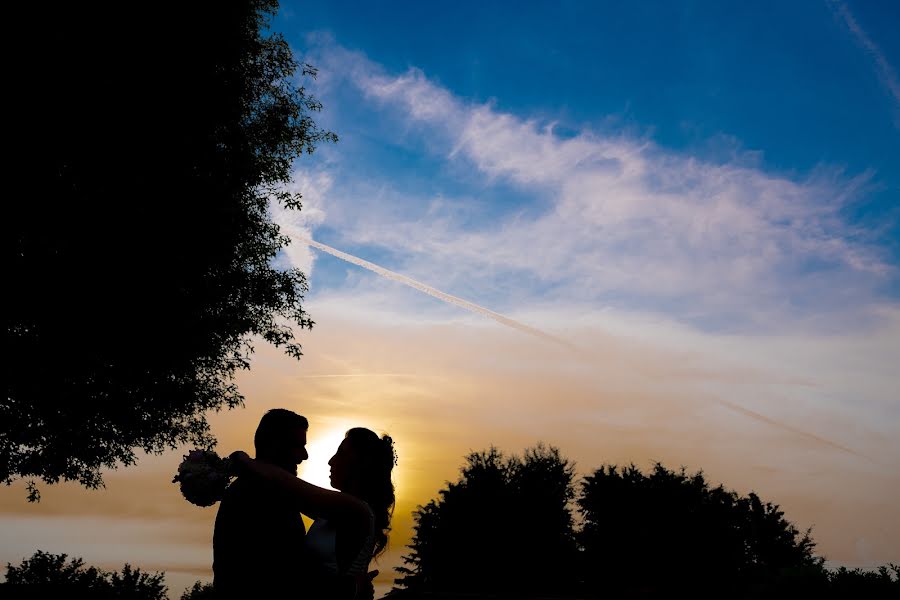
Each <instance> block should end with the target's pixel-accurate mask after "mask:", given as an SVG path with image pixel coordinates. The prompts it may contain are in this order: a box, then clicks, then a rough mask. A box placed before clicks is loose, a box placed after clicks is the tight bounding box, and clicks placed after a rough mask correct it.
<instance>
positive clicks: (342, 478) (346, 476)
mask: <svg viewBox="0 0 900 600" xmlns="http://www.w3.org/2000/svg"><path fill="white" fill-rule="evenodd" d="M355 454H356V453H355V452H354V450H353V448H352V447H351V446H350V442H349V441H348V440H346V439H345V440H344V441H342V442H341V445H340V446H338V449H337V452H335V453H334V456H332V457H331V460H329V461H328V465H329V466H330V467H331V487H333V488H334V489H336V490H342V491H343V490H344V489H345V488H346V487H347V484H348V483H350V482H351V479H352V477H353V471H354V469H353V466H354V463H355V462H356V456H355Z"/></svg>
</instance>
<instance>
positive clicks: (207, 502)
mask: <svg viewBox="0 0 900 600" xmlns="http://www.w3.org/2000/svg"><path fill="white" fill-rule="evenodd" d="M232 477H233V475H232V474H231V472H230V464H229V460H228V459H227V458H225V459H223V458H220V457H219V455H218V454H216V453H215V452H213V451H212V450H191V451H190V452H188V453H187V454H185V455H184V460H182V461H181V464H180V465H178V473H177V474H176V475H175V477H174V478H173V479H172V483H180V484H181V495H182V496H184V497H185V499H186V500H187V501H188V502H190V503H191V504H194V505H196V506H212V505H213V504H215V503H216V502H218V501H219V500H221V499H222V496H223V495H224V494H225V489H226V488H227V487H228V484H229V483H230V482H231V479H232Z"/></svg>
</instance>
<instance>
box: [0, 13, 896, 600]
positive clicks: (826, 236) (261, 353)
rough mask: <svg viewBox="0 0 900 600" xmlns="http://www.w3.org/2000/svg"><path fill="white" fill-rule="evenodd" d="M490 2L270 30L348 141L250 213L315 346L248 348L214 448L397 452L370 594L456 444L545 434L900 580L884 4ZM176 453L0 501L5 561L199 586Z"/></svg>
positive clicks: (890, 100) (304, 165)
mask: <svg viewBox="0 0 900 600" xmlns="http://www.w3.org/2000/svg"><path fill="white" fill-rule="evenodd" d="M510 6H511V5H509V4H508V3H501V2H496V3H489V2H483V1H481V2H454V3H449V4H443V5H438V4H435V3H422V2H391V3H362V2H360V3H356V2H340V1H333V2H321V3H315V4H307V3H296V2H284V3H283V5H282V9H281V11H280V12H279V14H278V15H277V17H276V18H275V19H274V20H273V22H272V29H273V30H274V31H280V32H282V33H283V35H284V36H285V38H286V39H287V40H288V42H289V43H290V44H291V46H292V47H293V48H294V51H295V53H296V55H297V56H298V58H299V59H300V60H303V61H305V62H309V63H311V64H313V65H315V66H316V67H317V68H318V69H319V73H318V77H317V78H316V80H315V81H312V80H308V79H307V80H304V81H301V82H300V83H301V84H302V85H304V86H305V87H306V89H307V90H308V91H310V92H311V93H313V94H314V95H315V96H316V97H317V98H318V99H319V100H321V101H322V102H323V104H324V110H323V111H322V112H321V113H320V114H318V115H317V116H316V118H317V121H318V123H319V124H320V125H322V126H323V127H326V128H328V129H331V130H332V131H334V132H336V133H337V134H338V136H339V137H340V141H339V142H338V143H337V144H335V145H329V146H325V147H320V148H319V149H318V150H317V151H316V153H315V154H313V155H312V156H304V157H302V158H301V159H299V160H298V161H297V163H296V165H295V167H296V171H295V173H294V177H293V181H292V183H291V184H290V188H291V189H293V190H295V191H299V192H301V193H302V194H303V210H302V211H301V212H299V213H296V212H286V211H283V210H280V209H279V208H278V207H273V211H272V214H273V218H274V219H275V220H276V222H278V223H279V224H280V226H281V227H282V230H283V231H284V232H285V233H287V234H288V235H290V236H291V238H292V240H293V241H292V244H291V245H290V246H289V247H288V248H287V249H286V250H285V252H283V253H282V255H280V256H279V257H278V259H277V260H278V262H279V263H280V264H282V265H283V266H298V267H300V268H302V269H303V270H304V271H305V272H306V273H307V274H308V276H309V281H310V292H309V294H308V296H307V306H306V308H307V310H308V311H309V312H310V314H311V316H312V318H313V319H314V320H315V321H316V325H315V327H314V329H313V331H312V332H309V333H306V332H304V333H302V334H301V335H300V341H301V342H302V344H303V348H304V353H305V355H304V357H303V358H302V359H301V360H300V361H299V362H296V361H293V360H292V359H290V358H287V357H284V356H282V355H281V354H280V353H279V352H278V351H277V350H272V349H268V348H265V347H263V346H262V345H260V346H259V347H258V353H257V356H256V359H255V361H254V364H253V368H252V370H251V371H250V372H248V373H244V374H242V375H241V377H240V379H239V384H240V387H241V390H242V392H243V393H244V394H245V395H246V397H247V403H246V407H245V408H243V409H238V410H235V411H231V412H227V413H218V414H214V415H211V423H212V426H213V432H214V433H215V434H216V435H217V436H218V438H219V441H220V449H221V450H222V451H223V452H224V453H228V452H230V451H231V450H233V449H236V448H243V449H250V446H251V444H252V434H253V430H254V428H255V426H256V423H257V422H258V419H259V417H260V416H261V415H262V414H263V413H264V412H265V410H267V409H269V408H274V407H286V408H291V409H293V410H296V411H298V412H301V413H302V414H305V415H306V416H307V417H308V418H309V420H310V422H311V428H310V433H309V438H310V461H309V464H308V465H306V466H304V467H303V468H302V469H301V475H302V476H306V477H308V478H309V479H311V480H312V481H317V482H319V483H322V484H325V483H326V482H327V477H326V474H327V466H325V463H326V461H327V460H328V458H330V456H331V454H332V453H333V451H334V450H335V449H336V447H337V443H338V442H339V440H340V436H341V433H342V431H343V430H345V429H347V428H349V427H351V426H356V425H364V426H368V427H370V428H372V429H375V430H376V431H379V432H382V431H383V432H388V433H390V434H391V435H392V436H393V437H394V439H395V441H396V443H397V447H398V453H399V464H398V467H397V469H396V472H395V483H396V484H397V489H398V504H397V509H396V512H395V520H394V531H393V535H392V539H391V547H390V548H391V549H390V551H389V552H388V554H387V555H386V556H385V557H384V558H382V559H381V562H380V565H378V566H379V568H380V569H381V571H382V576H381V577H380V579H379V585H381V586H382V587H381V588H380V589H384V586H386V585H389V582H390V570H391V567H392V566H393V565H396V564H398V561H399V557H400V556H401V555H402V554H403V552H404V545H405V544H406V543H407V542H408V540H409V537H410V528H411V524H412V517H411V513H412V511H413V510H414V508H415V506H416V505H418V504H422V503H425V502H427V501H428V500H429V499H430V498H432V497H434V496H435V494H436V492H437V490H438V489H440V488H441V487H442V486H443V485H444V483H445V482H446V481H448V480H454V479H455V477H456V474H457V470H458V468H459V466H460V465H461V463H462V460H463V457H464V456H465V455H466V454H467V453H468V452H469V451H471V450H479V449H483V448H486V447H488V446H489V445H491V444H494V445H496V446H498V447H499V448H501V449H502V450H504V451H506V452H510V453H515V452H521V451H522V449H524V448H525V447H527V446H530V445H533V444H535V443H537V442H539V441H543V442H545V443H549V444H553V445H556V446H558V447H559V448H560V449H561V450H562V452H563V454H564V455H566V456H567V457H569V458H570V459H572V460H573V461H574V462H575V463H576V465H577V470H578V473H579V475H585V474H587V473H589V472H591V471H592V469H594V468H596V467H599V466H600V465H601V464H605V463H616V464H623V463H632V462H633V463H635V464H637V465H638V466H641V467H647V466H649V465H651V464H652V462H653V461H657V460H658V461H661V462H663V463H664V464H666V465H668V466H670V467H679V466H682V465H683V466H685V467H686V468H688V469H689V470H692V471H693V470H701V469H702V470H703V471H704V472H705V473H706V474H707V476H708V477H709V478H710V479H711V480H712V481H713V482H716V483H719V482H721V483H723V484H725V485H726V486H727V487H729V488H732V489H735V490H736V491H738V492H740V493H747V492H749V491H756V492H757V493H759V494H760V495H761V496H762V497H763V498H764V499H767V500H771V501H773V502H776V503H778V504H780V505H781V506H782V508H783V509H784V510H785V513H786V516H787V518H788V519H789V520H791V521H792V522H794V523H795V524H796V525H797V526H798V527H799V528H800V529H806V528H807V527H812V528H813V530H812V533H813V537H814V539H815V540H816V541H817V542H818V552H819V553H820V554H822V555H824V556H826V558H828V560H829V561H831V562H830V564H843V565H848V566H860V567H873V566H876V565H879V564H884V563H887V562H889V561H893V562H898V561H900V509H898V508H897V504H896V498H898V497H900V475H897V473H900V442H898V440H900V435H898V433H900V392H898V390H900V377H898V374H897V368H896V362H897V357H898V355H900V277H898V267H900V228H898V221H900V77H898V68H900V37H898V36H896V35H892V34H893V32H895V31H896V30H897V29H900V4H898V3H896V2H890V1H880V2H878V1H871V2H838V1H800V2H791V3H783V2H756V3H750V4H747V3H737V2H688V1H685V2H643V3H615V4H613V3H599V2H552V3H551V2H528V3H520V4H517V5H516V8H515V10H512V9H511V8H510ZM310 240H314V241H313V242H310ZM180 454H181V452H173V453H169V454H166V455H163V456H160V457H147V458H145V459H143V460H142V461H141V463H140V464H139V465H138V466H137V467H135V468H130V469H127V470H118V471H115V472H113V473H110V474H109V475H108V476H107V484H108V485H107V488H106V489H105V490H103V491H98V492H88V491H84V490H81V489H79V488H77V487H76V486H74V485H68V484H64V485H60V486H54V487H52V488H49V487H46V486H45V489H44V490H43V497H44V500H43V501H42V502H41V503H40V504H39V505H29V504H27V503H26V502H25V500H24V498H25V493H24V491H23V486H22V485H18V484H16V485H13V486H11V487H9V488H6V489H3V490H0V523H2V529H3V531H4V536H3V537H4V540H3V543H2V544H0V561H3V562H6V561H9V562H14V563H15V562H17V561H19V560H21V558H24V557H25V556H28V555H30V554H31V553H32V552H33V551H34V550H36V549H38V548H41V549H44V550H48V551H55V552H68V553H70V554H74V555H79V556H83V557H84V558H85V560H86V561H88V562H90V563H93V564H102V565H106V566H108V567H116V566H120V565H121V564H122V563H123V562H125V561H128V562H131V563H132V564H136V565H141V566H144V567H145V568H149V569H151V570H155V569H164V570H166V571H167V572H168V573H169V575H168V580H169V582H170V587H171V588H172V590H173V592H174V593H175V595H177V593H178V592H180V590H181V588H183V587H186V586H187V585H189V584H190V583H191V582H192V581H194V580H195V579H209V577H210V568H209V565H210V562H211V548H210V540H211V533H212V522H213V520H214V517H215V510H214V509H199V508H196V507H192V506H190V505H188V504H187V503H186V502H185V501H184V500H183V499H181V497H180V496H179V495H178V492H177V489H176V488H175V486H173V485H171V484H170V483H169V481H170V479H171V474H172V473H174V470H175V468H176V467H177V463H178V461H179V457H180Z"/></svg>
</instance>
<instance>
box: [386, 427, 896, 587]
mask: <svg viewBox="0 0 900 600" xmlns="http://www.w3.org/2000/svg"><path fill="white" fill-rule="evenodd" d="M573 481H574V467H573V465H572V464H571V463H570V462H569V461H568V460H567V459H565V458H563V457H562V456H561V455H560V453H559V451H558V450H557V449H556V448H553V447H549V448H548V447H545V446H543V445H538V446H536V447H534V448H530V449H528V450H526V451H525V453H524V455H523V456H522V457H521V458H520V457H518V456H509V457H506V456H504V455H503V454H502V453H501V452H500V451H499V450H497V449H496V448H494V447H491V448H490V449H489V450H486V451H482V452H473V453H471V454H469V455H468V456H467V457H466V461H465V464H464V465H463V466H462V468H461V470H460V478H459V480H458V481H457V482H455V483H448V484H447V486H446V487H445V488H444V489H442V490H441V491H440V492H439V497H438V498H436V499H434V500H432V501H431V502H429V503H428V504H426V505H425V506H420V507H419V508H418V510H417V511H416V512H415V513H414V518H415V535H414V537H413V540H412V542H411V544H410V546H409V548H410V552H409V553H408V554H407V555H406V556H405V557H404V562H405V566H404V567H401V568H399V569H398V572H399V574H400V577H398V579H397V580H396V584H397V586H398V587H397V588H395V590H394V591H393V592H392V596H393V597H396V598H398V599H400V598H403V599H415V598H420V597H421V598H429V597H440V598H445V599H447V600H450V599H455V598H464V597H466V598H478V597H482V596H483V597H495V596H497V595H502V596H508V597H515V598H521V597H566V596H569V597H578V598H648V599H649V598H654V599H655V598H673V597H682V596H684V597H690V598H712V597H716V598H719V597H731V598H746V599H748V600H750V599H753V600H755V599H762V598H791V599H800V598H825V599H831V598H834V599H837V598H842V599H843V598H846V599H851V598H852V599H855V598H897V597H900V595H898V592H900V567H897V566H895V565H890V566H886V567H882V568H880V569H879V570H877V571H862V570H852V571H851V570H847V569H838V570H836V571H829V570H827V569H825V568H824V566H823V562H824V561H823V559H822V558H820V557H818V556H816V555H815V554H814V553H813V550H814V548H815V543H814V542H813V540H812V538H811V536H810V532H809V531H808V530H807V531H805V532H804V531H800V530H798V529H797V528H796V527H795V526H794V525H793V524H792V523H790V522H789V521H788V520H786V519H785V517H784V513H783V512H782V511H781V510H780V509H779V507H778V505H776V504H773V503H771V502H766V501H763V500H762V499H761V498H759V496H757V495H756V494H754V493H750V494H748V495H746V496H742V495H740V494H738V493H736V492H734V491H731V490H727V489H726V488H725V487H723V486H721V485H718V486H712V485H710V483H709V482H708V481H707V480H706V478H705V476H704V475H703V474H702V473H700V472H698V473H693V474H691V473H688V472H687V471H686V470H685V469H683V468H682V469H680V470H677V471H674V470H670V469H667V468H666V467H664V466H663V465H661V464H658V463H657V464H655V465H654V466H653V468H652V469H650V471H649V472H647V473H644V472H642V471H641V470H640V469H638V468H637V467H635V466H634V465H630V466H626V467H624V468H620V467H617V466H614V465H603V466H601V467H600V468H598V469H596V470H595V471H593V472H592V473H591V474H590V475H588V476H587V477H585V478H584V479H583V480H582V481H581V482H580V488H579V493H578V494H577V497H576V493H575V486H574V484H573ZM573 500H574V501H575V505H576V506H577V510H578V515H579V516H580V517H581V518H580V526H579V527H577V528H576V527H574V526H573V515H572V510H571V509H570V505H571V502H572V501H573Z"/></svg>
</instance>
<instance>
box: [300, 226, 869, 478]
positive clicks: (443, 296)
mask: <svg viewBox="0 0 900 600" xmlns="http://www.w3.org/2000/svg"><path fill="white" fill-rule="evenodd" d="M295 237H296V238H297V239H298V240H300V241H303V242H305V243H307V244H309V245H310V246H312V247H313V248H318V249H319V250H321V251H322V252H327V253H328V254H331V255H332V256H335V257H337V258H340V259H341V260H344V261H347V262H348V263H351V264H354V265H357V266H360V267H362V268H364V269H368V270H369V271H372V272H373V273H377V274H378V275H381V276H382V277H386V278H387V279H390V280H391V281H396V282H397V283H402V284H403V285H406V286H409V287H411V288H413V289H414V290H419V291H420V292H424V293H426V294H428V295H429V296H432V297H434V298H437V299H438V300H443V301H444V302H449V303H450V304H453V305H454V306H458V307H460V308H463V309H465V310H468V311H470V312H473V313H475V314H479V315H482V316H485V317H488V318H490V319H493V320H495V321H497V322H498V323H501V324H503V325H506V326H507V327H512V328H513V329H516V330H518V331H521V332H522V333H527V334H528V335H532V336H534V337H537V338H540V339H542V340H545V341H548V342H552V343H554V344H556V345H558V346H562V347H564V348H566V349H567V350H570V351H572V352H574V353H576V354H578V356H579V358H581V359H583V360H587V361H588V362H591V357H590V355H589V354H588V353H587V352H586V351H585V350H584V349H582V348H579V347H578V346H576V345H575V344H572V343H570V342H567V341H566V340H564V339H561V338H558V337H556V336H555V335H551V334H549V333H547V332H545V331H541V330H540V329H536V328H534V327H531V326H530V325H526V324H524V323H520V322H519V321H516V320H515V319H510V318H509V317H506V316H504V315H501V314H500V313H496V312H494V311H492V310H490V309H487V308H485V307H483V306H479V305H477V304H475V303H473V302H469V301H468V300H463V299H462V298H458V297H457V296H452V295H450V294H447V293H445V292H442V291H440V290H437V289H435V288H433V287H431V286H429V285H425V284H424V283H422V282H420V281H416V280H415V279H410V278H409V277H407V276H405V275H401V274H400V273H395V272H394V271H390V270H388V269H385V268H384V267H380V266H378V265H376V264H374V263H370V262H369V261H367V260H363V259H361V258H358V257H356V256H353V255H352V254H347V253H346V252H341V251H340V250H338V249H337V248H332V247H331V246H326V245H325V244H322V243H320V242H317V241H315V240H312V239H310V238H307V237H303V236H295ZM713 401H714V402H716V403H718V404H721V405H722V406H724V407H726V408H728V409H731V410H733V411H735V412H738V413H740V414H742V415H744V416H747V417H749V418H751V419H753V420H755V421H759V422H761V423H766V424H767V425H771V426H773V427H777V428H779V429H782V430H785V431H789V432H791V433H794V434H796V435H799V436H801V437H805V438H806V439H809V440H812V441H815V442H818V443H820V444H824V445H826V446H829V447H831V448H834V449H836V450H841V451H842V452H846V453H848V454H852V455H853V456H856V457H859V458H864V459H866V460H869V461H872V462H875V461H874V460H873V459H872V458H870V457H868V456H865V455H864V454H860V453H859V452H856V451H855V450H853V449H851V448H848V447H846V446H842V445H841V444H838V443H837V442H832V441H831V440H828V439H826V438H823V437H820V436H818V435H816V434H814V433H809V432H808V431H803V430H802V429H797V428H796V427H793V426H791V425H787V424H785V423H781V422H779V421H776V420H775V419H772V418H770V417H767V416H765V415H763V414H761V413H758V412H755V411H752V410H750V409H747V408H744V407H743V406H740V405H738V404H734V403H733V402H729V401H727V400H723V399H721V398H716V399H714V400H713Z"/></svg>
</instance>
